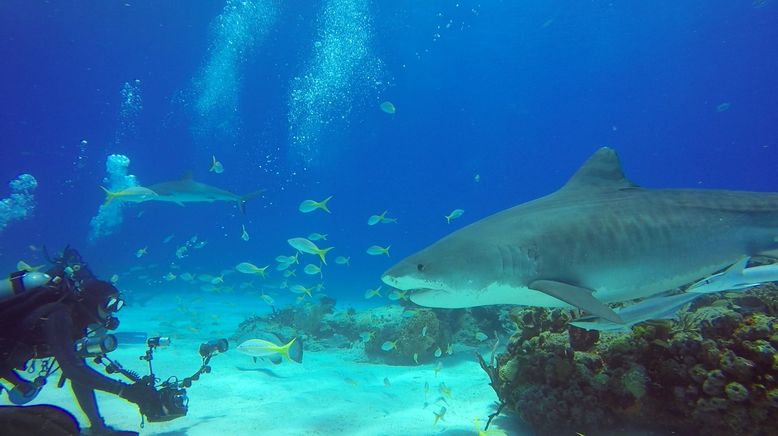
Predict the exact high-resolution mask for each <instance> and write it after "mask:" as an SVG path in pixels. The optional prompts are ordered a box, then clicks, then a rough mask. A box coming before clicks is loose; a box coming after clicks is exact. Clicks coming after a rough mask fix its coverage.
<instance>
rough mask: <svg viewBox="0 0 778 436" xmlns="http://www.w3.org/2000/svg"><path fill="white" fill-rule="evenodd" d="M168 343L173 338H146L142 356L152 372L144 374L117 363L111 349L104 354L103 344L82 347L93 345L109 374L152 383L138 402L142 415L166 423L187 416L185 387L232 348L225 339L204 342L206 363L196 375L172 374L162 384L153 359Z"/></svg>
mask: <svg viewBox="0 0 778 436" xmlns="http://www.w3.org/2000/svg"><path fill="white" fill-rule="evenodd" d="M94 342H95V343H100V341H99V340H94ZM168 345H170V338H168V337H165V336H157V337H153V338H148V339H147V340H146V346H147V347H148V348H147V350H146V352H145V353H144V354H143V355H142V356H140V357H139V359H140V360H145V361H146V362H148V365H149V374H148V375H145V376H142V377H141V376H140V375H139V374H138V373H136V372H134V371H130V370H128V369H125V368H123V367H122V366H121V365H120V364H119V363H118V362H116V361H114V360H111V359H110V358H108V356H106V353H107V352H109V351H113V350H112V349H111V350H108V351H107V352H104V353H101V352H100V351H101V350H102V348H101V347H97V346H92V347H86V346H82V347H83V348H84V349H86V348H91V350H90V351H95V352H96V353H95V354H90V355H92V356H95V358H94V361H95V363H98V364H102V365H103V366H104V367H105V371H106V372H107V373H109V374H113V373H119V374H121V375H123V376H125V377H126V378H127V379H129V380H130V381H132V382H133V383H135V384H142V385H147V386H149V387H150V388H151V389H149V391H150V394H149V395H148V397H147V398H145V399H144V400H143V401H142V402H141V404H139V407H140V411H141V414H143V415H144V416H145V417H146V419H148V421H149V422H164V421H171V420H173V419H177V418H180V417H182V416H186V414H187V412H188V411H189V397H188V396H187V394H186V388H188V387H190V386H192V382H194V381H197V380H199V379H200V375H201V374H204V373H209V372H211V367H210V366H209V365H208V363H209V362H210V360H211V358H212V357H213V356H215V355H216V354H219V353H224V352H225V351H227V349H228V348H229V342H228V341H227V339H224V338H221V339H214V340H211V341H208V342H204V343H202V344H200V349H199V352H200V356H201V357H202V359H203V363H202V365H200V368H199V369H198V370H197V371H196V372H195V373H194V374H192V375H191V376H189V377H185V378H183V379H179V378H178V377H175V376H172V377H170V378H168V379H167V380H165V381H163V382H161V383H159V379H158V378H157V377H156V375H155V374H154V370H153V368H152V366H151V361H152V360H153V358H154V350H155V349H156V348H158V347H166V346H168ZM113 348H114V349H115V348H116V347H115V346H114V347H113ZM106 349H107V348H106ZM106 362H108V363H106Z"/></svg>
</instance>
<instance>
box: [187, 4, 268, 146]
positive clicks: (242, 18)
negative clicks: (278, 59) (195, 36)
mask: <svg viewBox="0 0 778 436" xmlns="http://www.w3.org/2000/svg"><path fill="white" fill-rule="evenodd" d="M277 14H278V7H277V5H276V2H274V1H272V0H240V1H236V0H228V1H227V5H226V6H225V7H224V11H223V12H222V13H221V15H219V16H218V17H217V18H216V20H214V23H213V29H212V31H211V32H212V41H211V46H210V48H209V50H208V57H207V59H206V61H205V65H204V66H203V68H202V69H201V70H200V73H199V74H198V75H197V77H196V78H195V79H194V90H195V93H196V100H195V103H194V110H195V114H196V116H197V117H198V118H199V119H198V120H197V121H196V123H195V124H196V126H195V130H197V131H199V132H200V133H213V131H214V130H218V131H219V132H218V133H226V134H229V132H231V131H232V130H233V129H234V127H235V124H236V120H237V111H238V103H239V94H240V91H241V81H242V67H243V64H244V63H245V62H246V60H247V59H248V57H249V53H250V52H251V49H252V48H253V47H254V46H255V45H257V44H261V43H262V41H263V40H264V39H265V36H266V35H267V33H268V30H270V28H271V27H272V26H273V23H274V22H275V20H276V16H277Z"/></svg>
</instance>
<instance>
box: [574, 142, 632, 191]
mask: <svg viewBox="0 0 778 436" xmlns="http://www.w3.org/2000/svg"><path fill="white" fill-rule="evenodd" d="M631 188H639V186H638V185H636V184H634V183H632V181H630V180H629V179H627V177H626V176H624V171H623V170H622V169H621V163H620V162H619V156H618V155H617V154H616V152H615V151H614V150H613V149H611V148H608V147H602V148H600V149H599V150H597V152H595V153H594V154H593V155H592V156H591V157H590V158H589V159H588V160H587V161H586V162H585V163H584V164H583V165H582V166H581V168H579V169H578V171H576V172H575V174H573V177H571V178H570V180H568V181H567V183H566V184H565V186H563V187H562V189H561V191H579V190H584V189H585V190H602V189H612V190H620V189H631Z"/></svg>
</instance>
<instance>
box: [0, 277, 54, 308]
mask: <svg viewBox="0 0 778 436" xmlns="http://www.w3.org/2000/svg"><path fill="white" fill-rule="evenodd" d="M49 280H51V277H50V276H49V275H48V274H46V273H42V272H37V271H16V272H14V273H11V274H10V275H9V276H8V279H6V280H0V301H5V300H7V299H9V298H11V297H13V296H14V295H19V294H21V293H22V292H24V291H26V290H29V289H34V288H38V287H40V286H43V285H45V284H46V283H48V282H49Z"/></svg>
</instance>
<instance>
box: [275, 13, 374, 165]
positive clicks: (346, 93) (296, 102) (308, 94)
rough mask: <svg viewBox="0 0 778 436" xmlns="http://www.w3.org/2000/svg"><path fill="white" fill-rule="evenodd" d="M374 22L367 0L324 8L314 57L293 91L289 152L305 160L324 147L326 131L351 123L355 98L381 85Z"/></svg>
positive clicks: (293, 87)
mask: <svg viewBox="0 0 778 436" xmlns="http://www.w3.org/2000/svg"><path fill="white" fill-rule="evenodd" d="M371 21H372V19H371V15H370V10H369V2H368V1H366V0H329V1H327V2H326V3H325V5H324V8H323V9H322V13H321V16H320V17H319V22H318V26H319V28H318V32H317V37H316V39H315V41H314V44H313V53H312V58H311V60H310V62H309V63H308V67H307V68H306V70H305V72H304V73H303V74H302V75H300V76H298V77H295V78H294V79H293V80H292V84H291V90H290V95H289V142H290V151H291V153H292V154H293V155H295V157H296V158H299V159H301V160H302V162H303V163H304V164H306V165H310V164H311V163H314V162H315V160H316V158H317V157H318V156H319V154H320V152H321V150H319V149H318V143H319V140H320V135H321V133H322V131H323V130H324V129H325V128H327V127H328V126H329V127H332V126H339V125H344V124H347V123H348V115H349V114H350V112H351V109H352V106H353V104H354V102H355V100H356V99H357V98H359V97H360V96H361V95H363V94H364V93H365V90H366V88H375V87H376V86H378V85H379V84H380V82H379V80H378V77H379V75H380V73H381V70H382V68H381V61H380V60H379V59H378V58H377V57H376V56H375V55H373V53H372V48H371V44H372V39H373V32H372V29H371Z"/></svg>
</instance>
